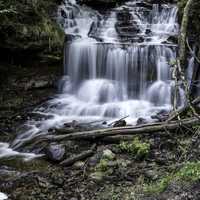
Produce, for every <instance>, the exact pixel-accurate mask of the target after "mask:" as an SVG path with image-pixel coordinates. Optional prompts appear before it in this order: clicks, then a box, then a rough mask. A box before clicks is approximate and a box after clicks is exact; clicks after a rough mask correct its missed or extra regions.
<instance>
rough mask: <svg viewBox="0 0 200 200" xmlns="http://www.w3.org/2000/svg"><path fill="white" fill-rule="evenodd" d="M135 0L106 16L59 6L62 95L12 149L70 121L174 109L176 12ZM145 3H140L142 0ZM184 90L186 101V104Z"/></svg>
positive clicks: (138, 115)
mask: <svg viewBox="0 0 200 200" xmlns="http://www.w3.org/2000/svg"><path fill="white" fill-rule="evenodd" d="M139 2H140V1H136V0H132V1H128V2H126V3H124V4H123V5H121V6H119V7H116V8H113V9H111V10H109V11H104V12H103V13H100V12H99V11H97V10H94V9H92V8H88V7H87V6H84V5H83V6H79V5H77V3H76V1H74V0H73V1H72V0H68V1H65V3H63V5H61V6H60V7H59V9H58V22H59V23H60V24H61V26H62V27H63V29H64V31H65V33H66V34H67V38H68V40H67V41H66V43H65V50H64V58H65V59H64V76H63V77H62V79H61V80H60V84H59V94H57V95H56V96H55V97H54V98H52V99H51V100H50V101H48V102H47V103H46V104H45V106H41V107H39V108H36V109H35V111H34V112H35V113H37V114H40V115H41V116H43V117H42V118H40V120H29V121H28V122H27V123H26V126H27V127H28V130H26V131H25V132H24V131H23V132H22V133H21V134H19V137H18V138H17V139H16V140H15V141H14V143H13V144H12V147H14V148H18V147H20V145H21V144H23V142H26V141H28V140H30V139H31V138H33V137H35V136H36V135H38V134H47V133H48V130H49V129H50V128H55V127H62V126H63V124H64V123H66V122H71V121H72V120H77V121H78V122H94V121H97V120H102V121H107V122H110V121H113V120H116V119H120V118H123V117H125V116H128V117H127V118H126V120H127V122H128V123H129V124H136V122H137V119H138V118H145V119H146V120H148V121H152V119H151V116H152V115H154V114H156V113H158V112H159V111H162V110H170V109H171V93H172V90H173V85H174V83H173V81H172V80H171V70H170V63H171V62H173V61H174V60H175V59H176V45H177V44H176V43H173V42H172V41H170V38H173V37H176V36H177V34H178V29H179V28H178V24H177V7H176V6H175V5H171V4H169V5H167V4H163V5H157V4H155V5H152V7H149V6H148V7H145V6H141V5H140V4H138V3H139ZM141 2H142V1H141ZM182 94H183V92H182V91H181V89H180V98H179V99H180V102H179V104H180V105H181V104H183V95H182Z"/></svg>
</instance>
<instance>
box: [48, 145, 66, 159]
mask: <svg viewBox="0 0 200 200" xmlns="http://www.w3.org/2000/svg"><path fill="white" fill-rule="evenodd" d="M45 153H46V156H47V158H48V159H49V160H51V161H53V162H60V161H62V160H63V159H64V156H65V146H64V145H61V144H51V145H49V146H48V147H47V148H46V149H45Z"/></svg>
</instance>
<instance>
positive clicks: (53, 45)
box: [0, 0, 63, 54]
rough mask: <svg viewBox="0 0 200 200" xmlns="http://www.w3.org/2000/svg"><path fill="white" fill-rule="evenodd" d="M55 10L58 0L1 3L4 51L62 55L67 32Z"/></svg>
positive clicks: (0, 35) (0, 0)
mask: <svg viewBox="0 0 200 200" xmlns="http://www.w3.org/2000/svg"><path fill="white" fill-rule="evenodd" d="M55 8H56V1H55V0H50V1H47V0H43V1H39V0H34V1H24V0H8V1H3V0H0V11H1V12H0V48H3V49H9V50H10V51H12V52H13V51H23V50H29V51H31V52H34V51H36V52H39V51H43V53H48V52H54V54H55V53H56V52H58V51H59V53H60V50H61V46H62V45H63V32H62V30H61V29H60V27H59V26H58V25H57V24H56V20H55V18H54V16H55V14H52V13H55V11H56V10H55Z"/></svg>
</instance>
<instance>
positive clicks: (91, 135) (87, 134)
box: [39, 118, 200, 141]
mask: <svg viewBox="0 0 200 200" xmlns="http://www.w3.org/2000/svg"><path fill="white" fill-rule="evenodd" d="M199 123H200V121H199V119H197V118H189V119H184V120H182V121H172V122H170V123H166V122H162V123H151V124H144V125H140V126H130V127H117V128H107V129H99V130H93V131H83V132H76V133H72V134H63V135H46V136H44V138H39V140H41V141H42V140H47V141H62V140H80V139H87V140H94V139H96V138H103V137H107V136H115V135H135V134H144V133H153V132H165V131H166V130H168V131H173V130H176V129H177V128H180V127H181V126H192V125H196V124H199Z"/></svg>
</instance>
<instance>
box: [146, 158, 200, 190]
mask: <svg viewBox="0 0 200 200" xmlns="http://www.w3.org/2000/svg"><path fill="white" fill-rule="evenodd" d="M197 180H200V161H198V162H187V163H185V164H184V165H183V167H181V168H180V169H179V170H178V171H177V172H175V173H171V174H169V175H166V176H164V177H162V178H161V179H160V180H159V181H156V182H155V183H150V184H148V185H144V192H147V193H161V192H163V191H164V190H165V189H166V188H167V187H168V185H169V184H170V183H171V182H172V181H176V182H179V183H182V182H183V183H184V182H187V183H189V182H193V181H197Z"/></svg>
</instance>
